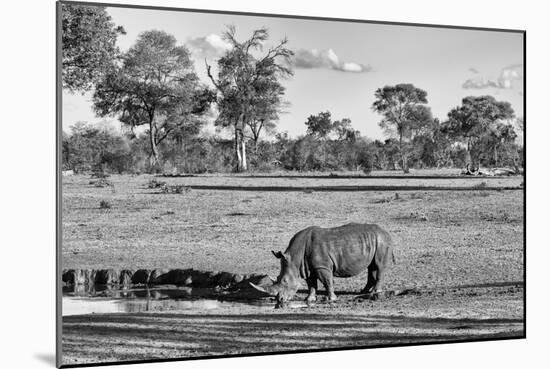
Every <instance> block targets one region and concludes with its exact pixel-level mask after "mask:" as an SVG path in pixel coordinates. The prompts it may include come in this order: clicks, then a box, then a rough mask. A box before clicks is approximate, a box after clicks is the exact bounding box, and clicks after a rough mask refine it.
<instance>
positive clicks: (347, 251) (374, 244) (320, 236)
mask: <svg viewBox="0 0 550 369" xmlns="http://www.w3.org/2000/svg"><path fill="white" fill-rule="evenodd" d="M389 243H391V239H390V237H389V234H388V233H387V232H386V231H384V230H383V229H382V228H381V227H379V226H378V225H376V224H359V223H350V224H346V225H343V226H341V227H336V228H314V229H312V230H311V241H310V244H309V245H308V248H307V251H306V259H307V261H308V264H309V266H310V268H311V269H317V268H324V269H330V270H331V271H332V272H333V273H334V276H336V277H352V276H355V275H357V274H359V273H361V272H363V271H364V270H365V269H367V267H368V266H369V265H370V263H371V262H372V260H373V258H374V255H375V253H376V251H377V250H378V249H379V248H385V247H387V246H388V244H389Z"/></svg>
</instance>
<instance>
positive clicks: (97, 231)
mask: <svg viewBox="0 0 550 369" xmlns="http://www.w3.org/2000/svg"><path fill="white" fill-rule="evenodd" d="M130 2H131V1H130ZM182 4H183V5H182V9H178V8H162V7H153V6H134V5H132V4H126V5H120V4H101V3H81V2H71V1H61V2H57V3H56V5H57V9H56V10H57V93H58V95H57V109H58V111H57V166H58V167H57V178H58V187H57V191H58V192H57V196H58V201H57V206H58V209H57V222H58V230H57V274H56V278H57V303H58V316H57V327H58V331H57V349H58V352H57V365H58V366H62V367H75V366H87V365H98V364H99V365H109V364H119V363H136V364H137V363H144V362H150V361H171V360H190V359H208V358H227V357H235V356H255V355H265V354H272V355H274V354H283V353H284V354H289V353H304V352H325V351H333V350H352V349H365V348H369V350H367V352H368V351H371V350H370V349H376V348H386V347H395V346H408V345H427V344H443V343H463V342H474V341H495V340H508V339H523V338H525V337H526V333H525V328H526V326H525V324H526V323H525V317H526V311H525V305H526V293H525V275H526V268H525V246H526V245H525V239H526V234H525V233H526V225H525V200H526V182H525V173H526V169H525V168H526V165H525V157H526V155H525V151H526V140H525V120H526V118H525V105H526V104H525V74H526V73H525V57H526V44H525V35H526V31H525V30H523V29H514V28H491V27H487V28H474V27H462V26H460V25H458V24H457V25H438V24H419V23H412V22H413V20H411V23H397V22H385V21H384V20H383V19H379V20H376V21H373V20H368V19H339V18H338V19H336V18H335V19H330V18H321V17H308V16H301V15H295V16H294V15H276V14H253V13H237V12H228V11H214V10H208V11H207V10H197V9H185V8H183V7H184V6H185V5H184V2H182ZM530 168H531V166H530ZM531 293H535V292H534V291H533V292H531ZM388 350H390V351H388V355H391V349H388ZM365 366H368V364H365Z"/></svg>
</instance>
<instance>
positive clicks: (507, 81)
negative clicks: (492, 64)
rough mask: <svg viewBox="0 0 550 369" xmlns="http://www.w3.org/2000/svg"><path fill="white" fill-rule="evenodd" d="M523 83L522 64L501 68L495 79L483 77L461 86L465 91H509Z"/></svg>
mask: <svg viewBox="0 0 550 369" xmlns="http://www.w3.org/2000/svg"><path fill="white" fill-rule="evenodd" d="M522 81H523V64H513V65H509V66H507V67H505V68H503V69H502V70H501V71H500V75H499V77H498V78H496V79H488V78H484V77H476V78H470V79H468V80H466V81H465V82H464V83H463V84H462V88H465V89H484V88H498V89H511V88H513V87H514V86H515V85H516V84H517V83H522Z"/></svg>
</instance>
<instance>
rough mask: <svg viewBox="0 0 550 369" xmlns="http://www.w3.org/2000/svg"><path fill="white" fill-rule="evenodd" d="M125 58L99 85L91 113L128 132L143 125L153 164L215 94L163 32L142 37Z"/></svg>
mask: <svg viewBox="0 0 550 369" xmlns="http://www.w3.org/2000/svg"><path fill="white" fill-rule="evenodd" d="M123 59H124V62H123V64H122V66H121V67H119V68H116V69H113V70H112V71H110V72H109V73H107V74H106V75H105V76H104V77H103V78H102V80H101V81H100V82H99V83H98V84H97V86H96V90H95V93H94V96H93V101H94V109H95V111H96V113H97V114H98V115H100V116H107V115H112V116H118V119H119V120H120V121H121V122H122V123H124V124H126V125H128V126H129V127H130V128H131V129H132V130H133V129H134V128H135V127H139V126H143V125H145V126H147V128H148V134H149V145H150V150H151V152H150V164H151V166H153V165H156V164H158V161H159V152H158V145H159V144H160V143H161V142H162V141H163V140H164V139H166V138H167V137H168V135H170V134H171V133H173V132H176V131H180V132H181V130H182V128H183V127H184V126H187V125H193V124H197V117H200V116H201V115H202V114H204V113H205V112H206V111H207V110H208V109H209V106H210V103H211V102H213V100H214V98H215V96H214V93H213V91H210V90H209V89H208V88H206V87H203V86H201V85H200V83H199V81H198V77H197V75H196V74H195V72H194V68H193V64H192V62H191V60H190V58H189V51H188V50H187V49H186V48H185V47H184V46H177V45H176V39H175V38H174V36H172V35H169V34H167V33H165V32H163V31H156V30H153V31H147V32H143V33H142V34H140V35H139V37H138V39H137V41H136V43H135V44H134V45H133V46H132V47H131V48H130V49H129V50H128V51H127V52H126V53H125V54H124V55H123Z"/></svg>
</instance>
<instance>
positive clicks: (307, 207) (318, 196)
mask: <svg viewBox="0 0 550 369" xmlns="http://www.w3.org/2000/svg"><path fill="white" fill-rule="evenodd" d="M152 178H153V177H152V176H136V177H130V176H112V177H111V178H110V180H111V181H112V182H113V183H114V184H115V185H116V187H117V188H118V189H119V191H118V192H117V193H112V192H111V191H109V190H108V189H105V188H96V187H91V186H89V185H88V183H87V181H88V179H87V178H85V177H80V176H74V177H70V178H66V179H65V178H64V182H63V267H64V268H195V269H199V270H217V271H222V270H225V271H229V272H236V273H243V274H244V273H264V272H267V273H270V274H271V275H276V274H277V273H278V263H277V262H276V260H275V259H274V258H273V257H272V256H271V253H270V250H284V249H285V248H286V246H287V244H288V241H289V240H290V238H291V237H292V236H293V235H294V234H295V233H296V232H297V231H299V230H301V229H303V228H305V227H307V226H310V225H318V226H322V227H331V226H336V225H341V224H345V223H348V222H366V223H378V224H380V225H381V226H383V227H384V228H386V229H387V230H388V231H389V232H390V233H391V234H392V235H393V238H394V240H395V243H396V252H395V254H396V257H397V264H396V265H395V266H394V267H393V268H392V271H391V273H390V275H389V276H388V284H389V285H391V286H394V287H402V286H407V287H416V286H433V285H460V284H463V283H467V284H472V283H480V282H493V281H516V280H521V279H522V276H523V193H522V191H502V192H497V191H413V192H403V193H399V194H397V196H396V194H395V193H392V192H390V193H387V192H312V193H308V194H304V193H303V192H244V191H215V190H208V191H206V190H194V191H189V192H185V191H183V193H178V194H176V193H174V194H171V193H169V194H161V193H159V191H158V189H155V188H153V189H149V188H147V185H146V184H147V183H148V180H151V179H152ZM190 180H193V181H198V180H200V181H201V182H200V183H206V184H210V183H211V182H212V181H219V180H232V181H246V182H247V183H248V182H250V181H255V182H253V183H256V182H258V181H259V182H262V181H264V182H266V183H269V184H272V182H270V181H271V179H267V178H266V179H263V178H259V179H258V178H234V177H220V176H215V177H188V178H186V177H184V178H168V179H167V182H168V183H169V185H170V186H187V185H188V183H189V181H190ZM460 180H461V179H458V181H460ZM484 180H485V181H490V179H488V178H485V179H484ZM510 180H511V181H515V180H517V179H515V178H512V179H510ZM279 181H286V183H284V184H283V185H287V183H289V182H293V183H296V185H297V186H300V185H303V183H304V182H307V181H310V179H303V180H302V179H299V178H298V179H296V178H294V179H279ZM327 181H340V179H327ZM346 181H353V179H348V180H346ZM386 181H387V180H386ZM402 181H403V180H402ZM423 181H424V182H426V181H427V180H423ZM437 181H441V180H437ZM319 182H322V180H319ZM406 182H408V180H407V181H406ZM434 182H435V181H434ZM428 184H430V183H429V181H428ZM182 188H184V187H182ZM380 199H383V200H380ZM100 200H104V201H108V202H109V203H110V204H111V205H112V208H111V209H110V210H109V211H108V212H105V211H101V210H100V209H98V207H97V204H98V203H99V201H100ZM167 212H169V213H168V214H167ZM167 215H168V216H167ZM73 251H78V253H77V254H75V253H74V252H73ZM426 252H429V253H431V254H432V255H433V257H432V258H430V260H429V263H428V264H426V261H425V260H424V261H423V262H420V261H419V260H421V258H420V255H422V254H425V253H426ZM363 284H364V278H361V277H358V278H351V279H338V281H337V286H338V288H341V289H346V290H356V289H360V287H362V285H363Z"/></svg>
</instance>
